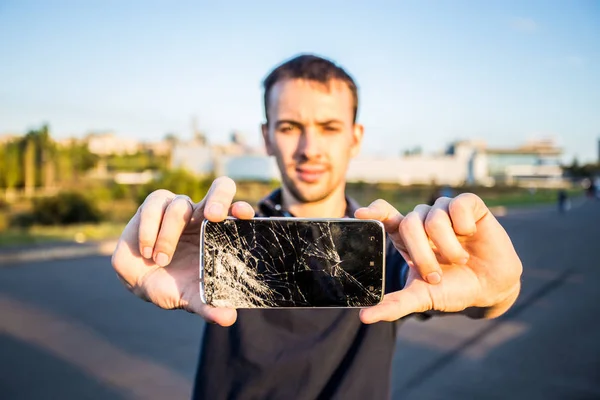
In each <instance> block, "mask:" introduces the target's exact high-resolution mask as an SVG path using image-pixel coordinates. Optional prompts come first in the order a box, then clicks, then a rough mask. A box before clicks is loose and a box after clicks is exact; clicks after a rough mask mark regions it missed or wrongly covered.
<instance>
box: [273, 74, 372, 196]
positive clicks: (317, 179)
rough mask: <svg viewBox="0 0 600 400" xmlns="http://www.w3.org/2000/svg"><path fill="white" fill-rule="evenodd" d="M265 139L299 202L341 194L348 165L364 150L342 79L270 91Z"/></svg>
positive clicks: (292, 84) (288, 82) (278, 86)
mask: <svg viewBox="0 0 600 400" xmlns="http://www.w3.org/2000/svg"><path fill="white" fill-rule="evenodd" d="M267 111H268V113H267V115H268V119H269V121H268V125H263V137H264V140H265V145H266V148H267V152H268V153H269V155H272V156H275V158H276V160H277V164H278V166H279V170H280V171H281V176H282V179H283V185H284V186H285V188H286V189H287V190H288V191H289V192H290V193H291V194H292V195H293V196H294V197H295V198H296V199H297V200H298V201H300V202H303V203H311V202H318V201H320V200H324V199H326V198H327V197H328V196H329V195H331V194H332V193H333V192H334V191H336V190H343V187H344V185H345V182H346V180H345V175H346V170H347V167H348V162H349V161H350V159H351V158H352V157H354V156H355V155H356V154H357V153H358V151H359V148H360V143H361V140H362V135H363V128H362V126H360V125H358V124H354V121H353V119H354V110H353V99H352V93H351V91H350V89H349V88H348V86H347V85H346V84H345V83H344V82H341V81H337V80H332V81H331V82H329V84H328V85H322V84H319V83H317V82H312V81H307V80H301V79H293V80H292V79H288V80H284V81H280V82H278V83H277V84H276V85H275V86H273V88H272V89H271V92H270V96H269V108H268V110H267Z"/></svg>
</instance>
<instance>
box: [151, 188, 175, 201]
mask: <svg viewBox="0 0 600 400" xmlns="http://www.w3.org/2000/svg"><path fill="white" fill-rule="evenodd" d="M174 195H175V194H174V193H173V192H171V191H169V190H167V189H157V190H155V191H153V192H152V193H150V194H149V195H148V197H146V198H147V199H160V198H169V197H172V196H174Z"/></svg>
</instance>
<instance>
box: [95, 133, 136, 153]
mask: <svg viewBox="0 0 600 400" xmlns="http://www.w3.org/2000/svg"><path fill="white" fill-rule="evenodd" d="M84 140H85V142H87V146H88V150H89V151H90V153H93V154H97V155H99V156H109V155H125V154H135V153H137V152H138V151H140V149H141V145H140V142H139V141H138V140H135V139H133V138H128V137H126V136H123V135H115V134H114V133H112V132H106V133H90V134H88V135H87V136H86V137H85V139H84Z"/></svg>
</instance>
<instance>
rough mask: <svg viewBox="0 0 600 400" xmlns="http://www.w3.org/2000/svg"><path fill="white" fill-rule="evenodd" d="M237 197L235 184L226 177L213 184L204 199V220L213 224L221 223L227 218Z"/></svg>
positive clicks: (216, 180)
mask: <svg viewBox="0 0 600 400" xmlns="http://www.w3.org/2000/svg"><path fill="white" fill-rule="evenodd" d="M234 196H235V182H234V181H233V180H232V179H231V178H228V177H226V176H222V177H219V178H217V179H215V180H214V182H213V183H212V185H211V187H210V190H209V191H208V194H207V195H206V198H205V199H204V201H203V203H204V207H203V210H204V218H206V219H208V220H209V221H211V222H221V221H222V220H224V219H225V218H226V217H227V211H228V210H229V206H230V205H231V202H232V201H233V197H234Z"/></svg>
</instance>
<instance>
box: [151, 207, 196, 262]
mask: <svg viewBox="0 0 600 400" xmlns="http://www.w3.org/2000/svg"><path fill="white" fill-rule="evenodd" d="M192 210H193V205H192V201H191V200H190V198H189V197H187V196H183V195H179V196H176V197H175V198H174V199H173V200H171V202H170V203H169V205H168V206H167V209H166V210H165V213H164V216H163V219H162V224H161V226H160V231H159V233H158V238H157V239H156V244H155V246H154V255H153V258H154V262H155V263H156V264H157V265H158V266H160V267H164V266H166V265H168V264H169V262H171V259H172V258H173V254H174V253H175V250H176V249H177V243H179V238H180V237H181V233H182V232H183V230H184V229H185V227H186V225H187V224H188V222H189V221H190V218H191V217H192Z"/></svg>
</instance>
